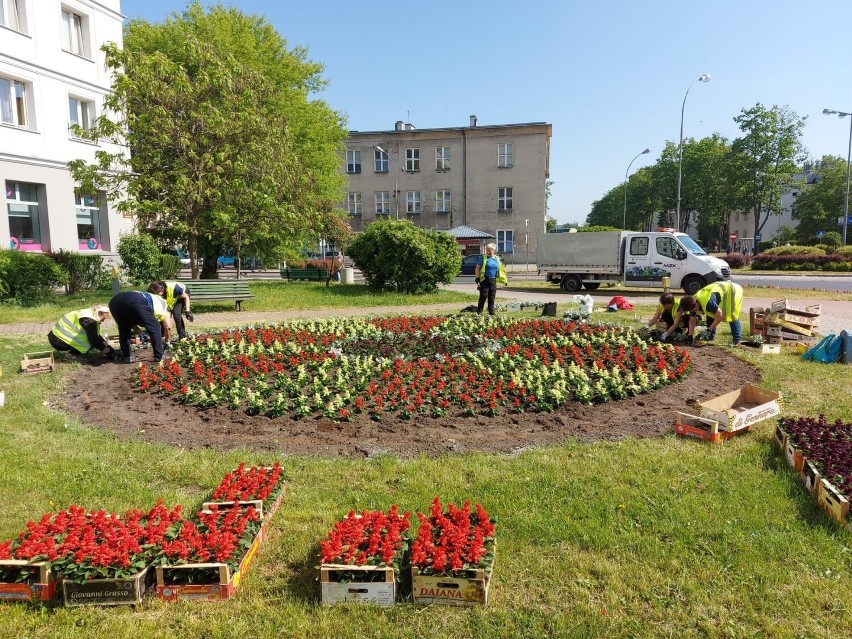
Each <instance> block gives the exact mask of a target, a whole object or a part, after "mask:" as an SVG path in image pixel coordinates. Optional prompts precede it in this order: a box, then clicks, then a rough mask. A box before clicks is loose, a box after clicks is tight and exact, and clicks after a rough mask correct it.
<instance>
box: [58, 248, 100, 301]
mask: <svg viewBox="0 0 852 639" xmlns="http://www.w3.org/2000/svg"><path fill="white" fill-rule="evenodd" d="M46 255H47V256H48V257H50V259H52V260H53V261H54V262H56V263H57V264H58V265H59V267H60V268H61V269H62V270H63V271H65V273H66V274H67V276H68V281H67V282H66V283H65V292H66V293H68V294H69V295H73V294H74V293H79V292H80V291H86V290H88V289H90V288H96V287H97V285H98V281H99V279H100V276H101V271H103V261H104V260H103V258H102V257H101V256H100V255H87V254H85V253H77V252H73V251H65V250H62V249H60V250H59V251H57V252H55V253H54V252H50V253H46Z"/></svg>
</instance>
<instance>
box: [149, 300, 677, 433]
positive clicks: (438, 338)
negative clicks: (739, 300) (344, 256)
mask: <svg viewBox="0 0 852 639" xmlns="http://www.w3.org/2000/svg"><path fill="white" fill-rule="evenodd" d="M689 364H690V356H689V353H688V352H686V351H684V350H682V349H680V348H677V347H674V346H671V345H662V344H654V343H648V342H646V341H645V340H644V339H642V338H641V337H639V336H638V335H637V334H636V333H635V332H634V331H633V330H631V329H625V328H617V327H612V326H595V325H589V324H578V323H576V322H573V321H566V320H558V319H522V318H511V317H499V318H494V319H491V320H490V321H489V320H483V318H480V317H478V316H454V317H394V318H333V319H328V320H323V321H293V322H288V323H285V324H281V325H277V326H264V327H257V328H244V329H240V330H225V331H222V332H220V333H217V334H209V335H201V336H197V337H196V338H195V339H194V340H190V341H183V342H179V343H178V344H177V345H176V346H175V348H174V350H173V353H172V359H171V360H169V361H167V362H164V363H163V364H161V365H160V366H158V367H155V368H152V367H149V366H146V365H144V364H143V365H141V366H140V367H139V368H138V370H137V372H136V375H135V381H136V384H137V386H138V388H139V389H140V390H142V391H144V392H149V393H160V394H163V395H170V396H173V397H175V398H177V399H178V400H179V401H181V402H184V403H188V404H192V405H195V406H198V407H208V406H221V405H226V406H228V407H230V408H231V409H233V410H244V411H246V412H247V413H249V414H264V415H268V416H270V417H279V416H292V417H294V418H296V419H299V418H302V417H308V416H316V415H325V416H326V417H329V418H332V419H336V420H343V421H345V420H350V419H352V418H353V417H354V415H356V414H358V413H367V414H369V415H370V416H372V417H373V418H374V419H377V420H380V419H382V416H383V415H388V414H389V413H390V414H394V415H395V416H396V417H399V418H403V419H408V418H411V417H413V416H415V415H432V416H435V417H439V416H442V415H448V414H449V415H452V414H459V415H476V414H484V415H492V416H493V415H497V414H500V413H501V412H538V411H551V410H553V409H555V408H556V407H558V406H560V405H562V404H564V403H565V402H569V401H577V402H582V403H586V404H589V403H594V402H605V401H608V400H611V399H622V398H625V397H629V396H634V395H639V394H641V393H646V392H648V391H652V390H655V389H657V388H660V387H662V386H665V385H666V384H669V383H671V382H674V381H677V380H679V379H682V378H683V377H684V375H685V374H686V373H687V371H688V369H689Z"/></svg>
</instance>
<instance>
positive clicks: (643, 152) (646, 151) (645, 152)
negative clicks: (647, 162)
mask: <svg viewBox="0 0 852 639" xmlns="http://www.w3.org/2000/svg"><path fill="white" fill-rule="evenodd" d="M650 152H651V149H645V150H644V151H642V155H645V154H647V153H650Z"/></svg>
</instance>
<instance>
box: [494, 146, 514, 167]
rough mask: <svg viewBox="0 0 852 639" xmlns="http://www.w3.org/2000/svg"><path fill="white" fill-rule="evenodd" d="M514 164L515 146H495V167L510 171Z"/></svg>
mask: <svg viewBox="0 0 852 639" xmlns="http://www.w3.org/2000/svg"><path fill="white" fill-rule="evenodd" d="M514 164H515V145H514V144H498V145H497V166H498V167H500V168H501V169H510V168H512V166H514Z"/></svg>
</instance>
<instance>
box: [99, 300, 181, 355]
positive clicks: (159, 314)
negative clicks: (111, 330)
mask: <svg viewBox="0 0 852 639" xmlns="http://www.w3.org/2000/svg"><path fill="white" fill-rule="evenodd" d="M109 310H110V312H111V313H112V317H113V319H114V320H115V323H116V325H117V326H118V344H119V346H120V347H121V362H122V363H123V364H132V363H134V362H136V361H137V358H136V356H135V355H131V354H130V339H131V332H132V330H133V328H135V327H136V326H141V327H142V328H144V329H145V331H146V332H147V333H148V337H149V338H150V340H151V347H152V348H153V349H154V361H156V362H159V361H160V360H162V359H163V355H164V352H165V349H164V344H163V335H164V334H165V338H166V341H168V338H169V334H170V333H171V322H170V315H169V310H168V309H167V308H166V300H165V299H163V297H162V296H161V295H157V294H154V293H148V292H145V293H143V292H141V291H126V292H124V293H119V294H118V295H114V296H113V298H112V299H111V300H110V301H109Z"/></svg>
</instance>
